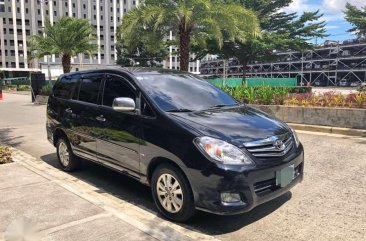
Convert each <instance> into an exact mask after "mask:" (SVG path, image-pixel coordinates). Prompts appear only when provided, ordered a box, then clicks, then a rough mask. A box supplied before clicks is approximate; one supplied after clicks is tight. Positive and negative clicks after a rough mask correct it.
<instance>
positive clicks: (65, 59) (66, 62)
mask: <svg viewBox="0 0 366 241" xmlns="http://www.w3.org/2000/svg"><path fill="white" fill-rule="evenodd" d="M62 68H63V70H64V74H66V73H70V70H71V56H70V55H68V54H64V55H62Z"/></svg>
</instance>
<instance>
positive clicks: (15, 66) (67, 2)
mask: <svg viewBox="0 0 366 241" xmlns="http://www.w3.org/2000/svg"><path fill="white" fill-rule="evenodd" d="M137 4H138V0H57V1H56V0H53V1H52V0H0V6H1V5H2V7H0V10H2V11H1V12H0V56H1V57H0V67H1V68H2V69H3V70H9V71H16V70H23V71H27V70H30V69H34V68H38V63H28V61H27V58H28V56H27V48H28V39H29V37H30V36H31V35H36V34H43V28H44V24H45V20H46V19H49V20H50V21H51V23H53V22H55V21H56V20H57V18H58V17H60V16H70V17H75V18H83V19H88V20H90V22H91V24H92V25H93V26H94V27H95V29H96V32H97V39H96V43H97V44H98V47H99V50H98V52H97V53H95V54H94V55H93V56H88V55H85V54H83V55H79V56H77V57H75V58H73V59H72V63H75V64H81V65H82V64H104V65H110V64H114V63H115V60H116V59H117V55H116V49H115V43H116V40H117V39H116V31H117V27H118V26H119V25H120V24H121V21H122V18H123V15H124V14H125V13H126V12H127V11H129V10H130V9H132V8H133V7H135V6H136V5H137ZM40 62H47V59H46V57H45V58H44V59H43V60H40ZM49 62H50V63H51V64H60V63H61V59H60V57H59V56H55V55H52V56H50V59H49Z"/></svg>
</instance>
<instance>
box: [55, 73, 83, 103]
mask: <svg viewBox="0 0 366 241" xmlns="http://www.w3.org/2000/svg"><path fill="white" fill-rule="evenodd" d="M78 81H79V75H72V76H64V77H62V78H61V79H59V80H58V81H57V82H56V84H55V87H54V89H53V95H54V96H55V97H58V98H62V99H70V98H71V96H72V95H73V93H74V91H75V89H76V86H77V84H78Z"/></svg>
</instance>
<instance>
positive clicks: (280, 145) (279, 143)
mask: <svg viewBox="0 0 366 241" xmlns="http://www.w3.org/2000/svg"><path fill="white" fill-rule="evenodd" d="M273 146H274V147H275V148H276V149H277V150H279V151H283V150H284V149H285V144H283V142H282V141H281V140H275V141H274V142H273Z"/></svg>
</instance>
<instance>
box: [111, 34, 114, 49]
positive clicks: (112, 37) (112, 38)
mask: <svg viewBox="0 0 366 241" xmlns="http://www.w3.org/2000/svg"><path fill="white" fill-rule="evenodd" d="M111 40H112V41H114V36H111ZM112 47H114V46H112Z"/></svg>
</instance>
